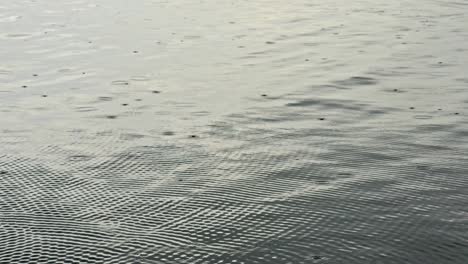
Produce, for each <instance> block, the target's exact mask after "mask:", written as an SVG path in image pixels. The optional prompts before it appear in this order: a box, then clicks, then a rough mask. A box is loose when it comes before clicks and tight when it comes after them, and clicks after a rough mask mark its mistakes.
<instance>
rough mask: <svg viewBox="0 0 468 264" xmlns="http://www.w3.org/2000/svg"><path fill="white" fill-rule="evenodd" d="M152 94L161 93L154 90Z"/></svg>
mask: <svg viewBox="0 0 468 264" xmlns="http://www.w3.org/2000/svg"><path fill="white" fill-rule="evenodd" d="M152 93H155V94H158V93H161V92H160V91H157V90H154V91H152Z"/></svg>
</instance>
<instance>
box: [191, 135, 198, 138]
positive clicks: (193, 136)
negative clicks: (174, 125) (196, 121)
mask: <svg viewBox="0 0 468 264" xmlns="http://www.w3.org/2000/svg"><path fill="white" fill-rule="evenodd" d="M189 137H190V138H198V136H197V135H190V136H189Z"/></svg>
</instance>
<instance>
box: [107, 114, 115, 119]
mask: <svg viewBox="0 0 468 264" xmlns="http://www.w3.org/2000/svg"><path fill="white" fill-rule="evenodd" d="M106 118H107V119H116V118H117V116H116V115H108V116H106Z"/></svg>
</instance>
